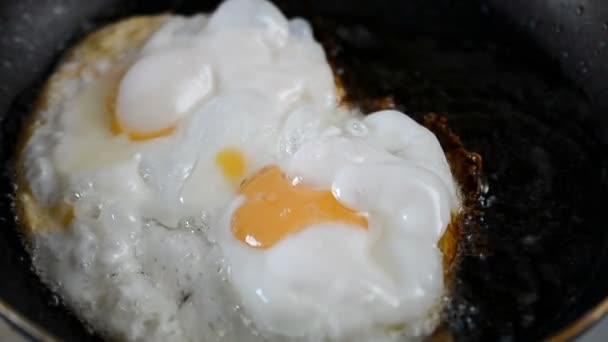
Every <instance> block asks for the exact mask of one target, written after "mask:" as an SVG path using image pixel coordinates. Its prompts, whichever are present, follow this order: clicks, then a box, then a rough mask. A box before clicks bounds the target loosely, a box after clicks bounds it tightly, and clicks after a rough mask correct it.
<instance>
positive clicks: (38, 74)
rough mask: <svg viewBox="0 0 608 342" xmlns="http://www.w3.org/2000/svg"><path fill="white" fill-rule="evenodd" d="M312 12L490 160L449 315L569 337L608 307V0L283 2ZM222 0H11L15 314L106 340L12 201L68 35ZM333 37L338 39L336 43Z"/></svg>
mask: <svg viewBox="0 0 608 342" xmlns="http://www.w3.org/2000/svg"><path fill="white" fill-rule="evenodd" d="M278 3H279V5H280V7H281V8H282V9H283V10H284V11H286V12H287V13H288V14H289V15H302V16H305V17H306V18H308V19H311V20H313V22H314V25H315V29H316V32H317V34H318V36H319V37H320V39H324V41H326V42H327V41H329V42H331V44H330V45H331V51H329V52H330V53H331V55H332V58H333V59H335V61H336V63H337V64H338V65H339V66H340V67H341V68H343V69H344V70H345V76H344V78H345V83H346V85H347V88H348V89H349V92H350V93H351V95H352V96H354V97H360V98H379V97H383V96H387V95H392V96H393V98H394V100H395V102H396V104H397V106H398V107H399V108H400V109H402V110H405V111H406V112H408V113H410V114H412V115H413V116H414V117H415V118H417V119H421V118H422V115H423V114H425V113H427V112H430V111H434V112H440V113H442V114H444V115H446V116H447V117H448V118H449V120H450V121H449V122H450V126H451V127H452V129H454V130H455V131H456V132H457V133H458V134H459V135H460V136H461V138H462V140H463V142H464V144H465V145H466V147H467V148H468V149H470V150H473V151H477V152H479V153H480V154H481V155H482V157H483V164H484V192H483V194H482V198H481V199H480V206H481V207H482V209H483V215H482V216H481V217H480V218H479V222H477V227H478V228H477V231H476V232H475V234H472V235H466V236H463V239H462V241H461V245H462V246H463V248H462V260H461V263H460V266H459V268H458V270H457V275H456V279H455V282H454V289H453V300H452V301H451V302H450V303H449V304H448V306H447V309H446V326H447V328H448V330H449V331H450V334H451V335H452V336H453V337H454V338H455V339H456V340H460V341H469V340H470V341H486V340H501V341H511V340H538V339H541V338H548V337H551V336H554V337H557V338H568V337H571V336H574V335H576V334H577V333H578V332H579V331H580V330H581V329H582V328H584V327H585V326H587V325H589V324H591V323H592V321H594V318H597V317H600V316H601V315H603V314H604V313H605V312H606V311H607V309H608V301H607V300H606V296H607V295H608V273H607V272H606V270H608V259H607V256H606V253H607V250H608V208H607V204H608V201H607V198H608V158H606V157H607V154H608V146H607V143H608V113H607V110H608V47H606V46H608V2H606V1H603V0H595V1H594V0H586V1H585V0H578V1H570V0H534V1H533V0H493V1H492V0H488V1H473V0H460V1H456V0H395V1H390V0H375V1H365V0H360V1H352V0H351V1H347V0H343V1H339V0H332V1H327V0H326V1H322V0H308V1H296V0H294V1H288V0H282V1H278ZM214 6H215V3H213V1H202V0H196V1H180V0H173V1H170V0H168V1H120V0H94V1H93V0H89V1H86V2H85V1H79V0H55V1H52V0H46V1H37V0H20V1H18V0H8V1H2V2H0V120H1V131H0V160H1V162H2V171H3V172H2V173H1V175H0V177H1V178H0V193H1V194H3V196H2V199H1V200H0V226H1V227H0V274H1V276H0V279H1V280H0V314H2V315H4V316H6V317H7V318H8V319H9V320H10V321H11V322H13V323H14V324H15V325H17V326H18V327H19V328H20V329H21V330H22V331H23V332H24V333H25V334H26V335H28V336H30V337H33V338H39V339H46V338H49V337H51V336H55V337H57V338H59V339H65V340H75V341H76V340H78V341H83V340H97V339H99V338H98V337H97V336H96V335H95V333H94V332H93V331H90V329H87V328H86V327H84V326H83V325H82V324H81V323H80V322H79V321H78V320H77V319H76V318H75V317H74V316H73V315H72V314H70V313H69V312H68V311H67V310H66V309H65V308H64V307H63V305H62V304H61V303H60V301H59V300H58V299H57V297H55V296H53V295H52V294H51V292H50V291H49V290H48V289H46V288H45V287H44V286H43V285H42V284H41V282H40V280H39V279H38V278H37V276H36V275H35V274H34V273H33V272H32V271H31V265H30V260H29V257H28V255H27V254H26V252H25V251H24V248H23V247H22V243H21V240H20V237H19V233H18V227H17V223H16V221H15V219H14V210H13V209H12V193H13V191H14V189H13V185H12V176H13V175H12V173H11V172H12V171H11V161H12V159H13V157H14V155H15V150H16V141H17V137H18V135H19V132H20V130H21V129H22V127H23V122H24V120H23V119H24V118H25V117H26V116H27V114H28V112H29V111H30V109H31V108H32V104H33V101H34V100H35V98H36V96H37V94H38V91H39V89H40V86H41V84H42V82H43V81H44V80H45V78H46V77H47V76H48V75H49V73H50V72H51V71H52V68H53V66H54V65H55V64H56V63H57V61H58V58H59V56H60V55H61V53H62V52H63V51H64V50H65V48H66V47H67V46H69V45H70V44H73V43H74V42H76V41H77V40H78V39H79V38H81V37H82V36H83V35H84V34H86V33H87V32H90V31H92V30H94V29H95V28H97V27H99V26H100V25H102V24H104V23H107V22H109V21H112V20H114V19H117V18H119V17H124V16H128V15H133V14H142V13H158V12H162V11H167V10H172V11H176V12H180V13H193V12H198V11H208V10H211V9H213V7H214ZM328 49H329V45H328Z"/></svg>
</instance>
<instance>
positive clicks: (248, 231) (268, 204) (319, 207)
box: [232, 165, 368, 248]
mask: <svg viewBox="0 0 608 342" xmlns="http://www.w3.org/2000/svg"><path fill="white" fill-rule="evenodd" d="M239 193H240V194H242V195H245V197H246V200H245V202H244V203H243V204H242V205H241V206H240V207H239V208H238V209H237V210H236V211H235V213H234V215H233V217H232V233H233V234H234V236H235V237H236V238H237V239H239V240H241V241H242V242H244V243H246V244H248V245H250V246H252V247H256V248H269V247H272V246H273V245H274V244H275V243H277V242H279V241H280V240H281V239H283V238H285V237H286V236H288V235H289V234H293V233H297V232H299V231H301V230H302V229H305V228H306V227H308V226H310V225H314V224H318V223H324V222H341V223H346V224H350V225H353V226H357V227H360V228H364V229H367V226H368V223H367V216H366V214H365V213H361V212H357V211H354V210H352V209H349V208H347V207H345V206H344V205H342V204H341V203H340V202H338V200H336V198H335V197H334V195H333V194H332V193H331V192H330V191H327V190H316V189H312V188H310V187H307V186H305V185H302V184H296V185H294V184H293V183H292V181H291V180H290V179H289V178H288V177H287V176H286V175H285V174H283V173H282V172H281V170H280V169H279V168H278V167H277V166H274V165H273V166H269V167H266V168H264V169H262V170H261V171H259V172H258V173H257V174H256V175H254V176H253V177H251V178H250V179H249V180H247V181H245V182H243V184H242V185H241V188H240V190H239Z"/></svg>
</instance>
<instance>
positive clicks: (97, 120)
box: [19, 0, 460, 341]
mask: <svg viewBox="0 0 608 342" xmlns="http://www.w3.org/2000/svg"><path fill="white" fill-rule="evenodd" d="M335 84H336V83H335V80H334V76H333V74H332V69H331V67H330V65H329V63H328V62H327V59H326V57H325V53H324V51H323V48H322V47H321V45H320V44H319V43H318V42H316V41H315V40H314V37H313V34H312V29H311V27H310V25H309V24H308V22H307V21H306V20H304V19H301V18H292V19H287V18H286V17H285V16H284V15H283V14H282V13H281V12H280V11H279V10H278V9H277V8H276V7H275V6H274V5H272V4H271V3H270V2H267V1H265V0H227V1H225V2H224V3H222V4H221V5H220V6H219V7H218V8H217V9H216V10H215V11H214V12H213V13H211V14H209V15H196V16H192V17H183V16H160V17H143V18H142V17H140V18H134V19H128V20H126V21H123V22H119V23H118V24H115V25H113V26H110V27H108V28H105V29H103V30H102V31H100V32H99V33H95V34H93V35H92V36H90V37H88V38H87V39H85V40H84V42H83V43H81V45H80V46H79V47H77V48H76V49H74V50H73V51H72V52H71V53H70V54H69V55H68V56H67V57H66V60H64V62H63V63H62V64H61V66H60V67H59V69H58V70H57V71H56V72H55V74H54V75H53V76H52V77H51V79H50V81H49V85H48V86H47V89H46V91H45V93H44V94H43V100H45V101H42V103H43V104H42V105H41V107H39V109H38V110H37V112H36V113H35V118H36V120H37V121H36V123H35V124H34V126H33V128H32V130H31V136H28V137H27V143H26V144H25V148H24V149H23V151H22V155H21V161H20V166H21V168H22V170H23V179H22V180H21V183H22V184H21V187H20V192H19V199H20V201H21V205H22V207H23V209H24V222H25V225H26V226H27V228H28V232H29V233H28V235H29V237H30V241H31V245H32V257H33V263H34V265H35V268H36V270H37V271H38V273H39V274H40V275H41V277H42V279H43V280H44V281H45V282H46V283H47V284H49V286H51V287H52V289H53V290H55V291H56V292H57V293H58V294H60V295H61V297H62V299H63V300H64V301H65V303H66V304H67V305H68V306H70V307H71V308H72V309H73V310H74V311H75V312H76V313H77V314H78V315H79V317H81V318H82V319H83V320H85V321H86V322H87V323H89V324H90V325H91V326H93V327H94V328H95V329H96V330H98V331H100V332H101V333H102V334H104V335H105V336H107V337H109V338H116V339H122V340H129V341H140V340H146V341H147V340H158V341H209V340H220V341H237V340H247V341H284V340H294V341H302V340H304V341H319V340H332V341H343V340H352V339H357V340H374V341H393V340H401V339H403V338H404V337H405V338H418V337H421V336H425V335H427V334H429V333H431V332H432V331H433V329H434V328H435V327H436V325H437V324H438V320H439V312H440V309H441V299H442V296H443V295H444V292H445V289H444V288H445V286H444V280H443V274H444V270H443V265H442V252H441V250H440V249H439V248H438V241H439V240H440V239H441V237H442V236H443V234H444V232H445V231H446V228H447V226H448V224H449V223H450V220H451V217H452V215H453V214H454V213H455V212H457V211H458V209H459V206H460V199H459V190H458V187H457V185H456V184H455V182H454V180H453V178H452V175H451V173H450V168H449V165H448V163H447V161H446V158H445V156H444V154H443V151H442V149H441V146H440V145H439V142H438V141H437V139H436V138H435V136H434V135H433V134H432V133H431V132H430V131H428V130H427V129H426V128H424V127H423V126H421V125H419V124H418V123H416V122H415V121H414V120H412V119H411V118H409V117H408V116H407V115H405V114H404V113H401V112H398V111H395V110H383V111H379V112H375V113H365V114H367V115H363V113H361V112H359V111H357V110H354V109H349V108H346V107H343V106H340V104H339V95H338V91H337V90H336V86H335Z"/></svg>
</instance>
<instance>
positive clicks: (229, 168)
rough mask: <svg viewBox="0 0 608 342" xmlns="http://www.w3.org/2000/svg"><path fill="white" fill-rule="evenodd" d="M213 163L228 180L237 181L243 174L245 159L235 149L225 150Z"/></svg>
mask: <svg viewBox="0 0 608 342" xmlns="http://www.w3.org/2000/svg"><path fill="white" fill-rule="evenodd" d="M215 163H216V164H217V165H218V166H219V167H220V169H221V170H222V173H223V174H224V176H225V177H226V178H227V179H229V180H232V181H234V180H238V179H240V177H242V176H243V174H244V173H245V157H244V156H243V154H242V153H241V152H240V151H239V150H237V149H235V148H231V147H228V148H225V149H223V150H221V151H220V152H219V153H218V154H217V155H216V156H215Z"/></svg>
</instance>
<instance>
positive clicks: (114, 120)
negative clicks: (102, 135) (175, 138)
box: [108, 70, 175, 141]
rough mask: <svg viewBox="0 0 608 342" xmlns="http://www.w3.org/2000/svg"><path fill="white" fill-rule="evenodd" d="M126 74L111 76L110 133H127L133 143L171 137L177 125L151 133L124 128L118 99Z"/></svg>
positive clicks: (118, 73) (109, 100)
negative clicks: (121, 82) (117, 103)
mask: <svg viewBox="0 0 608 342" xmlns="http://www.w3.org/2000/svg"><path fill="white" fill-rule="evenodd" d="M124 72H125V71H124V70H122V71H121V72H117V73H115V74H114V75H112V76H111V77H112V82H111V83H112V88H111V90H110V95H109V97H108V111H109V113H110V132H112V134H113V135H121V134H123V133H125V132H126V133H127V137H129V139H130V140H133V141H143V140H150V139H155V138H160V137H165V136H168V135H171V134H172V133H173V131H175V125H172V126H168V127H165V128H162V129H159V130H155V131H149V132H144V131H137V130H130V131H128V130H126V129H125V128H124V127H123V126H124V125H123V124H122V123H121V122H120V118H119V117H118V110H117V109H116V99H117V97H118V89H119V83H120V80H121V78H122V76H123V74H124Z"/></svg>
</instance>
